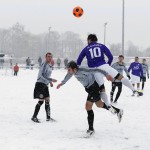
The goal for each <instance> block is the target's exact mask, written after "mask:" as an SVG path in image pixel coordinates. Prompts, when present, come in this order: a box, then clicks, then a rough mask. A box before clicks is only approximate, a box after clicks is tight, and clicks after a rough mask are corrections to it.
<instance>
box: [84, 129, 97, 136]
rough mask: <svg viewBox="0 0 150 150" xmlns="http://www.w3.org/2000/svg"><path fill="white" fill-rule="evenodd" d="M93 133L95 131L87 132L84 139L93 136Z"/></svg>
mask: <svg viewBox="0 0 150 150" xmlns="http://www.w3.org/2000/svg"><path fill="white" fill-rule="evenodd" d="M94 133H95V131H94V130H87V131H86V134H87V135H86V137H90V136H91V135H93V134H94Z"/></svg>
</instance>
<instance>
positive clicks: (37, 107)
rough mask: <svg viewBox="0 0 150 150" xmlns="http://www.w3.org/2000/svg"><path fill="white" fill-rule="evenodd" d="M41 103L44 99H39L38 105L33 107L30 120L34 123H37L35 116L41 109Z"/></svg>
mask: <svg viewBox="0 0 150 150" xmlns="http://www.w3.org/2000/svg"><path fill="white" fill-rule="evenodd" d="M43 102H44V99H39V101H38V103H37V104H36V106H35V110H34V114H33V116H32V118H31V119H32V120H33V121H34V122H39V120H38V119H37V115H38V113H39V111H40V108H41V106H42V104H43Z"/></svg>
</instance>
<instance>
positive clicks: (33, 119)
mask: <svg viewBox="0 0 150 150" xmlns="http://www.w3.org/2000/svg"><path fill="white" fill-rule="evenodd" d="M31 120H32V121H33V122H36V123H40V121H39V119H38V118H35V117H32V118H31Z"/></svg>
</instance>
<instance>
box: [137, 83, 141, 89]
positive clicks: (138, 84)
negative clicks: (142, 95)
mask: <svg viewBox="0 0 150 150" xmlns="http://www.w3.org/2000/svg"><path fill="white" fill-rule="evenodd" d="M137 90H138V91H139V90H140V83H137Z"/></svg>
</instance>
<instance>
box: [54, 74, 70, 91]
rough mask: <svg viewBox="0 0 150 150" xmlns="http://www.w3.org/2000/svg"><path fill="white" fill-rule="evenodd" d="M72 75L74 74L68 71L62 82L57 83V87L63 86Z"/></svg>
mask: <svg viewBox="0 0 150 150" xmlns="http://www.w3.org/2000/svg"><path fill="white" fill-rule="evenodd" d="M72 76H73V74H69V73H67V75H66V76H65V78H64V79H63V81H61V83H60V84H58V85H57V89H59V88H60V87H61V86H63V85H64V84H65V83H66V82H67V81H68V80H69V79H70V78H71V77H72Z"/></svg>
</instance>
